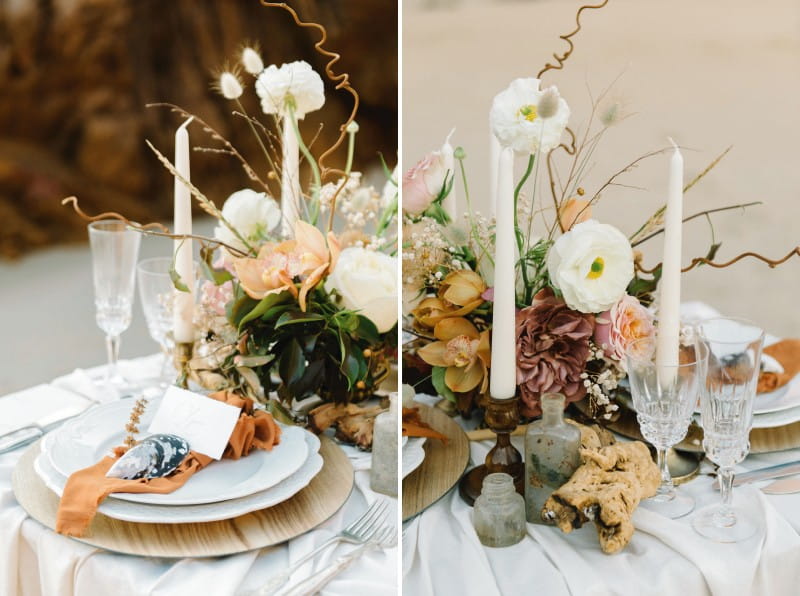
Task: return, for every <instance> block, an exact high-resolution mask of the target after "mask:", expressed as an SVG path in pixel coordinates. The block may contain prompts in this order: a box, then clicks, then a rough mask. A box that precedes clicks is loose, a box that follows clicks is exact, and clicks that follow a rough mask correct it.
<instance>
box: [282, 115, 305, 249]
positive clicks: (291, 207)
mask: <svg viewBox="0 0 800 596" xmlns="http://www.w3.org/2000/svg"><path fill="white" fill-rule="evenodd" d="M281 145H282V148H283V151H282V160H281V211H282V212H283V228H282V229H283V235H284V236H287V237H290V238H291V237H294V224H295V222H296V221H297V220H298V219H299V217H300V201H301V199H302V198H301V196H300V146H299V144H298V143H297V135H296V134H295V131H294V124H293V123H292V119H291V117H290V116H289V115H286V116H284V117H283V138H282V139H281Z"/></svg>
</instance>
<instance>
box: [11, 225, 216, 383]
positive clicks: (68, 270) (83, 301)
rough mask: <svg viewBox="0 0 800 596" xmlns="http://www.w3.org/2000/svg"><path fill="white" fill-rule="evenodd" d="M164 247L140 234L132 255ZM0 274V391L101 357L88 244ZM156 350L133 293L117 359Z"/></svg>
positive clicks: (157, 252)
mask: <svg viewBox="0 0 800 596" xmlns="http://www.w3.org/2000/svg"><path fill="white" fill-rule="evenodd" d="M195 226H196V230H197V231H200V233H209V231H210V230H211V228H212V227H213V226H212V225H211V224H209V223H208V222H196V223H195ZM171 250H172V242H171V241H169V240H165V239H161V238H154V237H146V238H143V239H142V244H141V248H140V253H139V258H140V259H144V258H147V257H155V256H164V255H169V254H170V252H171ZM0 280H2V282H0V329H2V337H0V395H4V394H5V393H9V392H11V391H15V390H18V389H22V388H24V387H29V386H32V385H36V384H39V383H45V382H47V381H49V380H51V379H53V377H56V376H58V375H62V374H66V373H68V372H71V371H72V370H74V369H75V368H78V367H81V368H83V367H90V366H96V365H98V364H102V363H104V362H105V359H106V353H105V341H104V339H103V333H102V331H100V329H99V328H98V327H97V324H96V323H95V319H94V295H93V289H92V269H91V255H90V253H89V247H88V245H85V246H73V247H60V248H53V249H49V250H45V251H42V252H38V253H36V254H34V255H31V256H29V257H26V258H24V259H22V260H20V261H17V262H14V263H2V262H0ZM137 292H138V289H137ZM158 349H159V348H158V345H157V344H156V343H155V342H154V341H153V340H152V339H150V336H149V335H148V333H147V327H146V325H145V320H144V314H143V313H142V307H141V303H140V301H139V296H138V293H137V295H136V297H135V304H134V307H133V321H132V323H131V326H130V328H129V329H128V330H127V331H125V333H123V334H122V341H121V346H120V357H121V358H133V357H136V356H145V355H147V354H153V353H155V352H157V351H158Z"/></svg>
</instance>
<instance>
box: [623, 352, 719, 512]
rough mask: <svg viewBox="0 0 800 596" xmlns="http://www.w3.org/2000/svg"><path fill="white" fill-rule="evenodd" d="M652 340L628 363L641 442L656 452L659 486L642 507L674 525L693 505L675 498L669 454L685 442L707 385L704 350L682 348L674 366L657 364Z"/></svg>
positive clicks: (686, 499) (628, 355)
mask: <svg viewBox="0 0 800 596" xmlns="http://www.w3.org/2000/svg"><path fill="white" fill-rule="evenodd" d="M655 344H656V342H655V338H649V339H640V340H638V341H635V342H632V343H631V345H630V346H628V350H627V353H626V363H627V365H628V380H629V382H630V387H631V396H632V398H633V407H634V409H635V410H636V419H637V420H638V421H639V427H640V429H641V431H642V436H644V438H645V439H646V440H647V441H648V442H649V443H650V444H652V445H653V447H655V448H656V453H657V460H658V467H659V470H660V471H661V485H660V486H659V487H658V492H656V494H655V495H654V496H653V497H651V498H649V499H647V500H645V501H643V502H642V506H644V507H646V508H648V509H651V510H653V511H656V512H658V513H661V514H662V515H665V516H667V517H669V518H672V519H675V518H678V517H681V516H684V515H686V514H687V513H689V512H690V511H691V510H692V509H694V499H693V498H692V497H691V496H690V495H687V494H683V493H679V492H677V491H676V490H675V486H674V485H673V483H672V476H671V475H670V472H669V467H668V466H667V450H668V449H669V448H670V447H672V446H673V445H675V444H676V443H679V442H680V441H681V440H683V438H684V437H685V436H686V432H687V431H688V429H689V423H690V422H691V418H692V413H693V412H694V409H695V408H696V406H697V400H698V397H699V395H700V390H701V386H702V384H703V382H704V381H705V375H706V366H707V363H708V350H707V349H706V348H705V346H702V345H701V346H694V345H688V346H685V345H681V346H679V350H680V358H679V360H678V362H679V364H677V365H664V364H656V358H655V352H656V350H655Z"/></svg>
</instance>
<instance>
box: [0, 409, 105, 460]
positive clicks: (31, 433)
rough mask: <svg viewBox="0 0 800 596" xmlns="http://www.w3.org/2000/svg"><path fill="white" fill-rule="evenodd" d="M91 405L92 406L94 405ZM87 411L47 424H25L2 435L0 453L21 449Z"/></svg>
mask: <svg viewBox="0 0 800 596" xmlns="http://www.w3.org/2000/svg"><path fill="white" fill-rule="evenodd" d="M89 407H90V408H91V407H92V406H89ZM87 409H88V408H87ZM85 411H86V410H83V411H81V412H78V413H77V414H73V415H72V416H67V417H66V418H62V419H61V420H56V421H55V422H52V423H50V424H46V425H45V426H42V425H40V424H29V425H28V426H23V427H22V428H18V429H17V430H12V431H11V432H8V433H6V434H4V435H0V454H3V453H8V452H9V451H14V450H15V449H19V448H20V447H24V446H25V445H28V444H30V443H33V442H34V441H35V440H36V439H38V438H39V437H43V436H44V435H46V434H47V433H49V432H50V431H51V430H54V429H56V428H57V427H59V426H61V425H62V424H64V423H65V422H67V421H68V420H72V419H73V418H77V417H78V416H80V415H81V414H83V412H85Z"/></svg>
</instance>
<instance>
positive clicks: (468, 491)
mask: <svg viewBox="0 0 800 596" xmlns="http://www.w3.org/2000/svg"><path fill="white" fill-rule="evenodd" d="M484 419H485V420H486V424H487V425H488V426H489V428H490V429H491V430H492V431H494V433H495V434H496V435H497V442H496V443H495V445H494V447H492V448H491V450H489V453H487V454H486V460H485V462H484V463H483V464H481V465H479V466H475V467H474V468H472V469H471V470H470V471H469V472H467V473H466V474H464V476H462V477H461V480H460V482H459V483H458V492H459V494H460V495H461V498H462V499H464V501H466V502H467V503H468V504H469V505H472V504H474V503H475V499H477V498H478V497H479V496H480V494H481V488H482V487H483V479H484V478H485V477H486V475H487V474H493V473H495V472H504V473H506V474H508V475H509V476H511V478H513V480H514V486H515V488H516V489H517V492H518V493H519V494H524V483H523V482H524V479H525V465H524V462H523V461H522V454H521V453H520V452H519V451H518V450H517V449H516V447H514V446H513V445H512V444H511V433H512V432H514V429H515V428H517V421H518V420H519V398H518V397H512V398H510V399H497V398H494V397H490V398H489V403H488V405H487V406H486V411H485V414H484Z"/></svg>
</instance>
